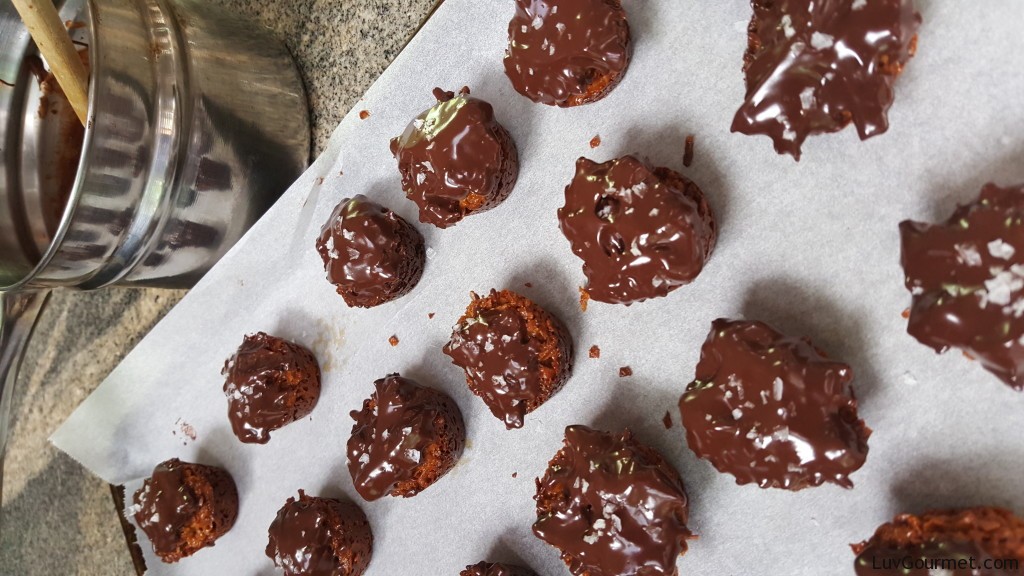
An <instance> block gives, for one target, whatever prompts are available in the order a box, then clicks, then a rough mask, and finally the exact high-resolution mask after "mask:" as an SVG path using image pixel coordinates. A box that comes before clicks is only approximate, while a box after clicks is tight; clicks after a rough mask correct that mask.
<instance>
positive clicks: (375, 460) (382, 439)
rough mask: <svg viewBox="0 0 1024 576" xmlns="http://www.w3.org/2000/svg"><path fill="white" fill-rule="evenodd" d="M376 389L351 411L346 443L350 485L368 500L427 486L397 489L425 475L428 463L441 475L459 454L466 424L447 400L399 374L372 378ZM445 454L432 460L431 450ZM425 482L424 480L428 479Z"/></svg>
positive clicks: (407, 494)
mask: <svg viewBox="0 0 1024 576" xmlns="http://www.w3.org/2000/svg"><path fill="white" fill-rule="evenodd" d="M374 387H375V389H376V391H375V392H374V393H373V395H372V396H371V397H370V398H369V399H368V400H366V401H364V402H363V409H362V410H360V411H353V412H352V413H351V416H352V419H353V420H355V425H354V426H353V427H352V436H351V437H350V438H349V441H348V469H349V472H350V473H351V475H352V483H353V484H354V485H355V489H356V491H357V492H359V494H360V495H361V496H362V497H363V498H365V499H367V500H376V499H378V498H380V497H382V496H384V495H386V494H389V493H390V494H392V495H399V494H401V495H404V496H413V495H415V494H416V493H418V492H419V491H420V490H422V489H423V488H426V486H425V485H424V486H415V487H414V488H413V489H412V490H411V491H410V492H406V493H402V492H397V493H396V490H400V489H401V488H400V486H401V485H405V484H407V483H409V482H410V481H414V480H416V479H417V478H418V477H422V476H424V474H422V473H421V472H423V469H424V468H425V467H427V466H433V467H435V468H439V469H437V470H435V471H434V474H433V475H434V479H436V478H437V477H440V476H441V475H443V474H445V473H446V472H447V471H448V470H449V469H451V467H452V466H454V464H455V462H456V461H457V460H458V458H459V456H460V455H461V454H462V448H463V444H464V443H465V428H464V425H463V423H462V414H461V413H460V412H459V408H458V406H456V405H455V402H454V401H452V399H451V398H449V397H448V396H446V395H445V394H443V393H442V392H439V391H437V390H434V389H432V388H427V387H425V386H420V385H418V384H416V383H415V382H413V381H412V380H410V379H408V378H402V377H401V376H400V375H398V374H390V375H388V376H387V377H386V378H382V379H380V380H377V381H376V382H374ZM432 448H434V449H435V450H436V451H438V452H442V453H444V455H445V456H443V457H440V456H437V457H436V458H441V459H443V462H440V463H437V462H431V460H430V458H431V454H430V452H431V449H432ZM428 484H429V483H428Z"/></svg>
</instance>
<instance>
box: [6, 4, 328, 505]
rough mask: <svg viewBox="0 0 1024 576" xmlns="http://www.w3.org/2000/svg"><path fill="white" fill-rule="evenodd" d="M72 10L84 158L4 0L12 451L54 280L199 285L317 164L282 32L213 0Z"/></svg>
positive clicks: (81, 285)
mask: <svg viewBox="0 0 1024 576" xmlns="http://www.w3.org/2000/svg"><path fill="white" fill-rule="evenodd" d="M57 3H58V4H60V2H59V0H58V2H57ZM61 16H62V17H63V18H64V19H65V20H67V21H69V22H78V23H81V24H82V26H81V27H79V28H77V29H75V30H74V31H73V33H74V34H73V35H74V36H76V37H77V40H78V41H79V42H80V43H81V45H82V46H87V47H88V60H89V64H90V68H91V79H90V85H89V121H88V124H87V126H86V127H85V131H84V140H83V144H82V152H81V155H80V158H78V159H77V161H76V160H75V156H74V154H73V153H72V154H71V157H70V159H69V158H68V155H69V148H71V146H69V145H68V134H69V130H73V128H74V126H73V125H69V124H68V123H69V122H75V120H74V116H73V115H68V114H67V113H66V112H67V111H66V109H65V108H63V107H62V106H66V103H64V104H62V103H61V102H60V99H59V98H53V97H52V96H47V95H46V94H43V93H41V90H40V83H39V82H37V80H36V78H35V77H34V76H33V68H38V66H37V65H34V64H33V63H34V62H37V58H38V57H37V56H36V52H35V48H34V46H33V45H32V42H31V39H30V38H29V36H28V33H27V32H26V31H25V29H24V27H23V26H22V25H21V22H20V20H19V18H18V16H17V13H16V12H15V11H14V8H13V6H12V5H11V3H10V2H3V3H0V80H3V81H4V84H2V85H0V131H2V132H0V151H2V154H0V299H2V306H0V316H2V318H0V319H2V323H0V459H2V456H3V451H4V448H5V447H6V442H7V433H8V420H9V412H10V401H11V395H12V391H13V388H14V383H15V379H16V377H17V372H18V364H19V361H20V358H21V356H22V354H23V352H24V349H25V344H26V342H27V340H28V338H29V336H30V334H31V332H32V327H33V325H34V324H35V320H36V318H37V316H38V314H39V311H40V310H41V308H42V306H43V304H44V302H45V300H46V296H47V294H48V291H49V290H50V289H52V288H57V287H67V288H75V289H87V290H88V289H95V288H102V287H104V286H110V285H115V284H116V285H119V286H149V287H166V288H179V287H188V286H191V285H192V284H193V283H194V282H195V281H196V280H198V279H199V278H200V277H201V276H202V275H203V274H204V273H205V272H206V271H207V270H208V269H209V268H210V266H211V265H212V264H213V263H214V262H216V261H217V260H218V259H219V258H220V257H221V256H222V255H223V254H224V253H225V252H226V251H227V250H228V249H229V248H230V247H231V246H232V245H233V244H234V243H235V241H237V240H238V239H239V238H240V237H241V236H242V234H244V232H245V231H246V230H247V229H248V228H249V226H250V225H251V224H252V223H253V222H255V221H256V220H257V219H258V218H259V217H260V216H261V215H262V214H263V212H264V211H265V210H266V209H267V208H268V207H269V206H270V205H271V204H272V203H273V202H274V201H275V200H276V199H277V197H278V196H279V195H280V194H281V193H282V192H283V191H284V190H285V189H286V188H287V187H288V186H289V185H290V184H291V182H292V181H294V180H295V179H296V178H297V177H298V176H299V175H300V174H301V173H302V171H303V170H304V169H305V167H306V165H307V161H308V159H309V146H310V129H309V116H308V110H307V105H306V97H305V92H304V91H303V88H302V81H301V78H300V76H299V73H298V71H297V70H296V68H295V65H294V63H293V62H292V60H291V57H290V55H289V54H288V52H287V50H286V49H285V48H284V46H282V45H281V44H280V43H279V42H277V41H276V40H275V39H274V38H272V37H271V36H270V35H269V32H268V31H266V30H264V29H261V28H259V27H255V26H253V25H251V24H248V23H245V22H242V21H240V20H239V19H238V18H237V17H236V16H234V15H232V14H227V13H225V12H224V11H223V10H222V9H220V8H218V7H216V6H211V5H209V3H208V2H207V1H205V0H67V1H65V2H63V5H62V6H61ZM8 84H10V85H8ZM41 102H43V105H41V104H40V103H41ZM69 161H70V164H69ZM68 170H70V176H67V177H65V175H63V174H62V171H64V172H67V171H68ZM62 181H64V184H63V186H64V187H65V188H67V190H62V189H61V188H62ZM72 181H73V183H72ZM62 195H68V196H69V197H68V199H67V201H66V203H65V201H64V199H63V198H62ZM2 480H3V472H2V463H0V485H2Z"/></svg>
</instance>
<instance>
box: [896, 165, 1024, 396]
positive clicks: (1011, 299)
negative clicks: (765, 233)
mask: <svg viewBox="0 0 1024 576" xmlns="http://www.w3.org/2000/svg"><path fill="white" fill-rule="evenodd" d="M900 236H901V239H902V254H901V261H902V264H903V270H904V272H905V274H906V286H907V290H910V292H911V294H913V304H912V306H911V308H910V322H909V324H908V325H907V332H909V333H910V334H911V335H912V336H913V337H914V338H917V340H918V341H920V342H921V343H922V344H925V345H927V346H930V347H931V348H934V349H935V350H936V351H937V352H940V353H941V352H945V351H946V350H947V349H949V348H950V347H955V348H960V349H962V350H963V351H964V352H966V353H968V354H970V355H971V356H972V357H974V358H977V359H978V361H979V362H980V363H981V365H982V366H983V367H984V368H985V369H986V370H988V371H989V372H991V373H993V374H995V375H996V376H997V377H999V379H1000V380H1002V381H1003V382H1004V383H1005V384H1007V385H1009V386H1010V387H1011V388H1013V389H1015V390H1022V391H1024V374H1022V371H1024V186H1020V187H1012V188H1000V187H998V186H996V185H994V184H988V185H986V186H985V187H984V188H983V189H982V191H981V195H980V197H979V198H978V200H977V201H975V202H972V203H970V204H968V205H966V206H961V207H960V208H958V209H957V210H956V211H955V212H953V215H952V216H950V218H949V219H948V220H946V221H945V222H943V223H940V224H926V223H922V222H913V221H909V220H908V221H905V222H902V223H901V224H900Z"/></svg>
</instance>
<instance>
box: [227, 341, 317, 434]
mask: <svg viewBox="0 0 1024 576" xmlns="http://www.w3.org/2000/svg"><path fill="white" fill-rule="evenodd" d="M221 373H222V374H224V375H225V376H226V377H227V379H226V381H225V382H224V395H225V396H227V398H228V420H230V421H231V430H232V431H233V432H234V433H235V436H237V437H238V439H239V440H241V441H242V442H246V443H250V444H253V443H254V444H266V443H267V442H268V441H269V440H270V432H271V431H273V430H277V429H278V428H281V427H282V426H285V425H286V424H290V423H291V422H294V421H295V420H298V419H300V418H305V417H306V416H308V415H309V413H310V412H312V411H313V408H314V407H315V406H316V403H317V400H318V399H319V398H320V366H319V365H318V364H317V361H316V358H315V357H314V356H313V353H312V352H310V351H309V350H306V349H305V348H303V347H302V346H299V345H298V344H293V343H291V342H288V341H287V340H282V339H281V338H277V337H275V336H270V335H268V334H266V333H265V332H258V333H256V334H250V335H248V336H246V337H245V340H244V341H243V342H242V345H241V346H240V347H239V348H238V352H236V353H235V355H234V356H232V357H231V358H229V359H228V360H227V362H225V363H224V369H223V370H222V372H221Z"/></svg>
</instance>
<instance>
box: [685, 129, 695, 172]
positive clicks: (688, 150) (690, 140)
mask: <svg viewBox="0 0 1024 576" xmlns="http://www.w3.org/2000/svg"><path fill="white" fill-rule="evenodd" d="M695 138H696V137H695V136H694V135H693V134H690V135H688V136H687V137H686V145H685V147H684V148H683V166H686V167H687V168H689V167H690V164H693V144H694V140H695Z"/></svg>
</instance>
